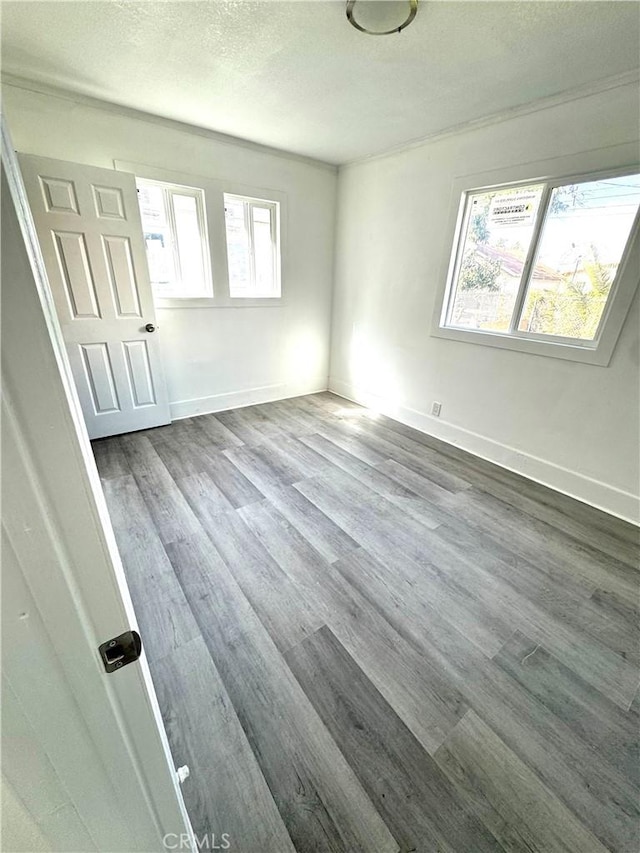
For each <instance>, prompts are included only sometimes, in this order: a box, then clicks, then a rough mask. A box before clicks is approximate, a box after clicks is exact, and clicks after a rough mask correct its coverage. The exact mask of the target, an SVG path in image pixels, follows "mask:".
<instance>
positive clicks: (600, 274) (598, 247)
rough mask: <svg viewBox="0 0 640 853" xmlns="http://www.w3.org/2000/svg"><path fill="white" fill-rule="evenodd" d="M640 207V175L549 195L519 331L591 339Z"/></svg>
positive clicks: (609, 179)
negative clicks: (639, 206) (547, 207)
mask: <svg viewBox="0 0 640 853" xmlns="http://www.w3.org/2000/svg"><path fill="white" fill-rule="evenodd" d="M639 204H640V175H626V176H624V177H620V178H606V179H603V180H600V181H589V182H588V183H586V182H585V183H579V184H572V185H570V186H564V187H557V188H556V189H554V190H553V192H552V194H551V199H550V202H549V209H548V212H547V216H546V218H545V224H544V229H543V232H542V236H541V240H540V245H539V248H538V252H537V256H536V260H535V265H534V268H533V274H532V276H531V280H530V282H529V285H528V288H527V295H526V299H525V303H524V310H523V313H522V317H521V319H520V323H519V326H518V328H519V329H520V331H522V332H531V333H535V334H538V335H557V336H561V337H565V338H576V339H579V340H593V339H594V337H595V335H596V332H597V330H598V324H599V322H600V318H601V317H602V312H603V311H604V308H605V305H606V303H607V299H608V297H609V293H610V290H611V285H612V284H613V282H614V279H615V277H616V273H617V270H618V265H619V263H620V260H621V258H622V254H623V252H624V248H625V245H626V243H627V240H628V239H629V233H630V231H631V227H632V225H633V221H634V218H635V216H636V213H637V211H638V205H639Z"/></svg>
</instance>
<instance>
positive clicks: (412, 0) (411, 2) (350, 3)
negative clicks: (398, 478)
mask: <svg viewBox="0 0 640 853" xmlns="http://www.w3.org/2000/svg"><path fill="white" fill-rule="evenodd" d="M355 5H356V0H347V20H348V21H349V23H350V24H351V26H352V27H355V28H356V29H357V30H360V32H361V33H366V34H367V35H369V36H390V35H391V34H392V33H399V32H402V30H404V29H405V28H406V27H408V26H409V24H410V23H411V21H413V19H414V18H415V16H416V13H417V11H418V0H408V2H407V5H408V7H409V14H408V15H407V17H406V19H405V20H404V21H402V23H399V24H398V26H397V27H396V26H394V27H393V28H392V29H390V30H370V29H367V27H363V26H362V24H359V23H358V22H357V21H356V19H355V18H354V15H353V12H354V6H355ZM398 5H401V4H398Z"/></svg>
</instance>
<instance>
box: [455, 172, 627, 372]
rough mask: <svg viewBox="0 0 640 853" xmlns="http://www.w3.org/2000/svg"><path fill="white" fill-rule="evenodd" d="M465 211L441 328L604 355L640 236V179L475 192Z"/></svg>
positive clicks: (544, 183) (534, 184)
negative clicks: (604, 343) (626, 271)
mask: <svg viewBox="0 0 640 853" xmlns="http://www.w3.org/2000/svg"><path fill="white" fill-rule="evenodd" d="M462 204H463V212H462V217H461V224H460V227H459V229H458V233H457V238H456V244H455V251H454V254H453V257H452V262H451V266H450V272H449V283H448V287H447V291H446V293H445V298H444V302H443V307H442V314H441V316H440V328H441V329H450V330H457V331H458V332H466V333H472V336H473V335H476V336H477V341H478V342H482V341H481V339H482V338H483V337H485V336H491V337H492V338H493V339H494V340H495V339H496V337H503V338H504V337H508V338H510V339H514V340H515V341H516V342H520V343H522V341H524V340H528V341H537V342H538V343H540V342H543V343H547V344H555V345H564V347H565V348H566V347H567V346H569V347H572V348H574V350H575V348H582V349H591V350H596V349H597V347H598V344H599V342H600V339H601V337H602V334H603V331H604V326H605V324H606V321H607V317H608V315H609V314H610V313H611V312H610V309H611V306H612V303H613V301H614V299H615V298H616V294H617V293H618V291H619V290H620V287H619V284H620V279H621V274H622V272H623V270H624V267H625V264H624V261H625V258H626V257H627V255H628V254H629V249H630V246H631V244H632V242H633V240H634V237H635V235H636V233H637V230H638V228H637V222H638V209H639V208H640V174H626V175H620V174H619V173H618V174H617V175H611V176H607V177H598V178H597V179H594V178H593V177H585V178H573V179H564V180H554V181H535V182H534V181H532V182H530V183H526V184H518V185H506V186H495V187H491V188H488V189H479V190H470V191H467V192H466V193H463V198H462ZM632 277H633V276H631V278H632ZM627 278H629V276H627ZM636 279H637V276H636ZM630 283H631V284H633V282H632V281H631V282H630ZM634 286H635V285H634ZM627 289H628V288H627ZM629 301H630V299H629ZM622 319H624V318H622ZM621 325H622V321H620V326H621ZM444 336H445V337H447V336H449V335H444ZM451 336H454V335H451ZM616 336H617V335H616ZM458 337H460V339H464V340H469V339H470V337H469V335H468V334H467V335H460V336H458ZM614 343H615V340H614ZM503 345H504V344H503ZM515 348H521V349H522V348H526V347H522V346H519V347H515ZM612 348H613V347H611V349H612ZM547 349H549V347H547ZM531 351H536V352H542V351H544V348H543V349H542V350H541V349H540V348H539V347H538V349H531ZM548 354H549V353H548ZM555 354H557V353H555ZM562 357H570V356H567V355H566V354H564V355H562Z"/></svg>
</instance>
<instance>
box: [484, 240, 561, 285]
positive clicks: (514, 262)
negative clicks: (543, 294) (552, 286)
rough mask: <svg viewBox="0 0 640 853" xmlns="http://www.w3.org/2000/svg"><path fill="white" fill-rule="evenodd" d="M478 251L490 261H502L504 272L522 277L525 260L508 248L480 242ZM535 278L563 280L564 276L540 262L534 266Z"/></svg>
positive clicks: (515, 276)
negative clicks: (499, 247)
mask: <svg viewBox="0 0 640 853" xmlns="http://www.w3.org/2000/svg"><path fill="white" fill-rule="evenodd" d="M476 252H478V254H480V255H482V256H483V257H485V258H487V259H488V260H490V261H500V265H501V267H502V272H505V273H506V274H507V275H511V276H513V277H514V278H520V274H521V273H522V265H523V260H522V258H519V257H518V256H517V255H514V254H512V253H511V252H510V251H509V250H508V249H497V248H494V247H493V246H487V244H486V243H478V244H477V245H476ZM533 278H534V279H538V280H542V281H562V276H561V275H560V274H559V273H558V272H557V271H556V270H552V269H551V267H547V266H545V265H544V264H540V263H537V264H536V265H535V267H534V270H533Z"/></svg>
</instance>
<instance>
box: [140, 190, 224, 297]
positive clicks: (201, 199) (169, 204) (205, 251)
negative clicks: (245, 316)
mask: <svg viewBox="0 0 640 853" xmlns="http://www.w3.org/2000/svg"><path fill="white" fill-rule="evenodd" d="M144 184H151V185H152V186H156V187H159V188H160V189H161V190H162V192H163V195H164V196H165V208H166V213H167V221H168V224H169V231H170V233H171V252H172V255H173V268H174V272H175V276H176V292H175V293H171V294H167V295H164V296H160V295H158V294H156V293H155V291H154V290H153V282H152V283H151V290H152V293H153V299H154V302H155V303H158V302H160V303H162V301H164V300H168V299H170V300H174V299H175V300H179V301H180V302H182V301H183V300H190V299H212V298H213V295H214V291H213V279H212V276H211V251H210V249H209V237H208V229H207V215H206V210H205V191H204V190H203V189H201V188H200V187H192V186H185V185H182V184H176V183H170V182H168V181H158V180H151V179H149V178H144V177H141V176H140V175H136V186H140V185H144ZM174 195H181V196H188V197H190V198H193V199H195V202H196V212H197V216H198V230H199V233H200V251H201V253H202V269H203V275H204V282H203V284H204V288H203V290H202V291H201V292H195V293H194V292H193V291H192V292H190V293H189V292H186V293H180V292H179V291H180V290H181V289H184V285H185V283H184V281H183V277H182V268H181V264H180V251H179V248H178V233H177V226H176V219H175V209H174V205H173V196H174Z"/></svg>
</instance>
